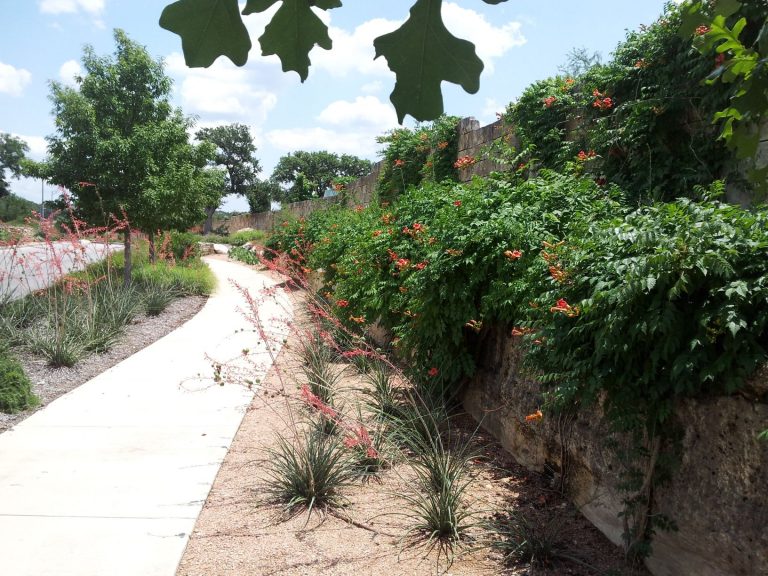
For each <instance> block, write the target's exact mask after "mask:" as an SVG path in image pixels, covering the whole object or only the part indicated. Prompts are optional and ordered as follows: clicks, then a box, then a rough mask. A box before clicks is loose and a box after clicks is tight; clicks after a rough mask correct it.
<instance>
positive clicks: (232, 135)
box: [196, 124, 261, 233]
mask: <svg viewBox="0 0 768 576" xmlns="http://www.w3.org/2000/svg"><path fill="white" fill-rule="evenodd" d="M196 137H197V139H198V140H200V141H201V142H210V143H211V144H213V145H214V146H216V156H215V159H214V161H213V163H214V164H215V165H217V166H221V167H223V168H225V169H226V171H227V184H226V191H225V193H224V195H226V194H237V195H239V196H247V195H248V192H249V191H250V190H251V187H252V186H253V185H254V184H256V182H257V178H256V177H257V175H258V174H259V172H261V166H260V165H259V160H258V159H257V158H256V145H255V144H254V143H253V137H252V136H251V130H250V129H249V128H248V126H246V125H245V124H227V125H225V126H216V127H213V128H202V129H200V130H198V131H197V134H196ZM224 195H222V197H221V198H219V200H218V202H216V204H211V205H210V206H209V207H208V208H207V209H206V216H207V218H206V220H205V225H204V226H203V232H204V233H208V232H210V231H211V226H212V223H213V213H214V212H215V211H216V209H217V208H218V207H219V205H220V204H221V200H222V199H223V197H224Z"/></svg>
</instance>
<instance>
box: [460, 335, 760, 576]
mask: <svg viewBox="0 0 768 576" xmlns="http://www.w3.org/2000/svg"><path fill="white" fill-rule="evenodd" d="M521 363H522V354H521V352H520V350H519V348H517V346H516V343H515V339H514V338H512V337H511V336H509V335H507V333H506V332H504V331H502V330H497V331H495V332H494V333H492V334H491V335H490V337H489V338H488V340H487V341H486V345H485V346H484V348H483V350H482V352H481V353H480V356H479V368H478V371H477V373H476V375H475V376H474V378H473V379H472V381H471V382H470V384H469V386H468V387H467V389H466V392H465V395H464V405H465V408H466V409H467V411H468V412H469V413H471V414H472V415H473V416H474V417H475V418H476V419H477V420H478V421H479V422H480V423H481V424H482V426H483V427H484V428H486V429H487V430H488V431H489V432H491V433H492V434H493V435H494V436H495V437H497V438H498V439H499V440H500V441H501V442H502V444H503V445H504V447H505V448H506V449H507V450H509V451H510V452H511V453H512V455H513V456H514V457H515V458H516V460H517V461H518V462H520V463H521V464H522V465H524V466H526V467H528V468H530V469H534V470H538V471H547V472H550V473H552V474H553V478H554V479H558V478H561V477H562V478H563V480H564V485H565V487H566V491H567V493H568V495H569V496H570V498H571V499H572V500H573V502H574V503H575V504H576V505H577V506H578V507H579V509H580V510H581V511H582V513H583V514H584V515H585V516H586V517H587V518H588V519H589V520H590V521H591V522H592V523H593V524H595V526H597V527H598V528H599V529H600V530H601V531H602V532H603V533H604V534H605V535H606V536H607V537H608V538H610V539H611V540H612V541H613V542H614V543H616V544H620V543H621V541H622V533H623V524H622V519H621V518H620V517H619V513H620V512H621V510H622V498H623V494H622V493H621V492H620V491H619V489H618V487H617V486H618V482H619V470H620V469H621V466H620V464H619V462H618V461H617V459H616V458H615V457H614V456H613V454H614V452H613V451H611V450H610V449H608V447H607V444H608V442H607V440H608V439H609V438H611V434H610V431H609V430H608V429H607V428H606V427H605V426H604V425H603V424H602V422H601V416H600V413H599V411H598V410H592V411H582V412H580V413H579V415H578V416H550V415H545V418H544V419H543V420H540V421H538V422H526V420H525V416H526V415H527V414H530V413H532V412H534V411H536V409H538V408H539V407H540V406H541V405H542V403H543V397H542V391H541V388H540V386H539V385H538V383H537V382H536V381H535V380H533V379H531V378H530V377H527V376H526V375H525V374H524V372H523V371H522V370H521ZM671 425H674V426H676V428H677V429H678V430H679V433H680V445H679V452H680V455H681V456H680V461H679V467H678V468H677V469H676V470H675V473H674V477H673V479H672V481H671V482H670V483H668V484H666V485H662V486H660V487H658V488H657V489H656V490H655V493H654V496H655V509H656V510H657V511H658V512H660V513H662V514H664V515H666V516H667V517H668V518H669V519H671V520H672V521H674V522H675V523H676V525H677V527H678V530H677V531H671V532H660V533H658V534H657V535H656V537H655V538H654V543H653V554H652V556H651V557H650V558H648V560H647V562H646V564H647V566H648V568H649V569H650V570H651V572H652V573H653V574H655V575H656V576H768V529H766V528H767V527H768V442H765V441H761V440H758V438H757V434H758V432H759V431H761V430H764V429H766V428H768V370H763V372H762V373H761V374H758V375H757V376H756V377H755V378H754V380H753V382H752V383H751V384H750V385H749V386H748V387H747V388H746V389H745V390H743V391H742V393H740V394H739V395H734V396H730V397H715V398H707V399H700V400H695V401H694V400H690V401H686V402H684V403H682V404H681V406H680V407H679V410H678V411H677V413H676V414H675V418H674V423H673V424H671ZM611 439H612V440H613V441H615V442H618V444H619V445H622V443H625V442H626V439H623V438H620V437H613V438H611Z"/></svg>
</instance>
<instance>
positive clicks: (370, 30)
mask: <svg viewBox="0 0 768 576" xmlns="http://www.w3.org/2000/svg"><path fill="white" fill-rule="evenodd" d="M398 26H400V22H398V21H396V20H385V19H384V18H375V19H373V20H368V21H367V22H363V23H362V24H360V25H359V26H358V27H357V28H355V29H354V31H352V32H348V31H346V30H344V29H342V28H336V27H334V26H331V27H330V28H329V30H328V34H329V35H330V37H331V40H333V50H332V51H330V52H329V51H327V50H316V51H313V52H312V54H311V58H312V63H313V64H314V66H315V68H317V69H318V70H325V71H326V72H328V73H329V74H331V75H332V76H337V77H341V76H347V75H348V74H351V73H358V74H371V75H380V76H386V75H391V74H392V73H391V72H390V71H389V68H388V67H387V62H386V60H384V59H383V58H378V59H376V60H374V59H373V57H374V55H375V52H374V49H373V39H374V38H376V37H378V36H381V35H382V34H387V33H389V32H392V31H394V30H396V29H397V28H398Z"/></svg>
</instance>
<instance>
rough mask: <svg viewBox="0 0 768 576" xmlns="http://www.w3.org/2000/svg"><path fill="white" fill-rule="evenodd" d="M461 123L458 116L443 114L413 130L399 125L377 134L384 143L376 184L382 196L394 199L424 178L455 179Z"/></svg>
mask: <svg viewBox="0 0 768 576" xmlns="http://www.w3.org/2000/svg"><path fill="white" fill-rule="evenodd" d="M458 124H459V118H458V117H456V116H441V117H440V118H438V119H437V120H435V121H434V122H430V123H426V124H421V125H419V126H418V127H416V128H415V129H413V130H410V129H408V128H396V129H395V130H392V131H390V132H388V133H387V134H385V135H383V136H380V137H379V138H377V140H376V141H377V142H378V143H379V144H384V145H385V148H384V149H383V150H382V155H383V157H384V158H383V161H384V164H383V166H382V169H381V173H380V175H379V181H378V183H377V186H376V190H377V193H378V196H379V199H380V200H382V201H384V202H391V201H393V200H394V199H396V198H397V197H398V196H399V195H400V194H402V193H403V192H404V191H405V190H406V189H407V188H408V187H409V186H417V185H419V184H420V183H421V182H441V181H443V180H453V181H456V180H457V179H458V173H457V170H456V168H455V167H454V162H455V161H456V155H457V150H458V132H457V127H458Z"/></svg>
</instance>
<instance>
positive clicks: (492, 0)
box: [483, 0, 507, 4]
mask: <svg viewBox="0 0 768 576" xmlns="http://www.w3.org/2000/svg"><path fill="white" fill-rule="evenodd" d="M506 1H507V0H483V2H485V3H486V4H501V3H502V2H506Z"/></svg>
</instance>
